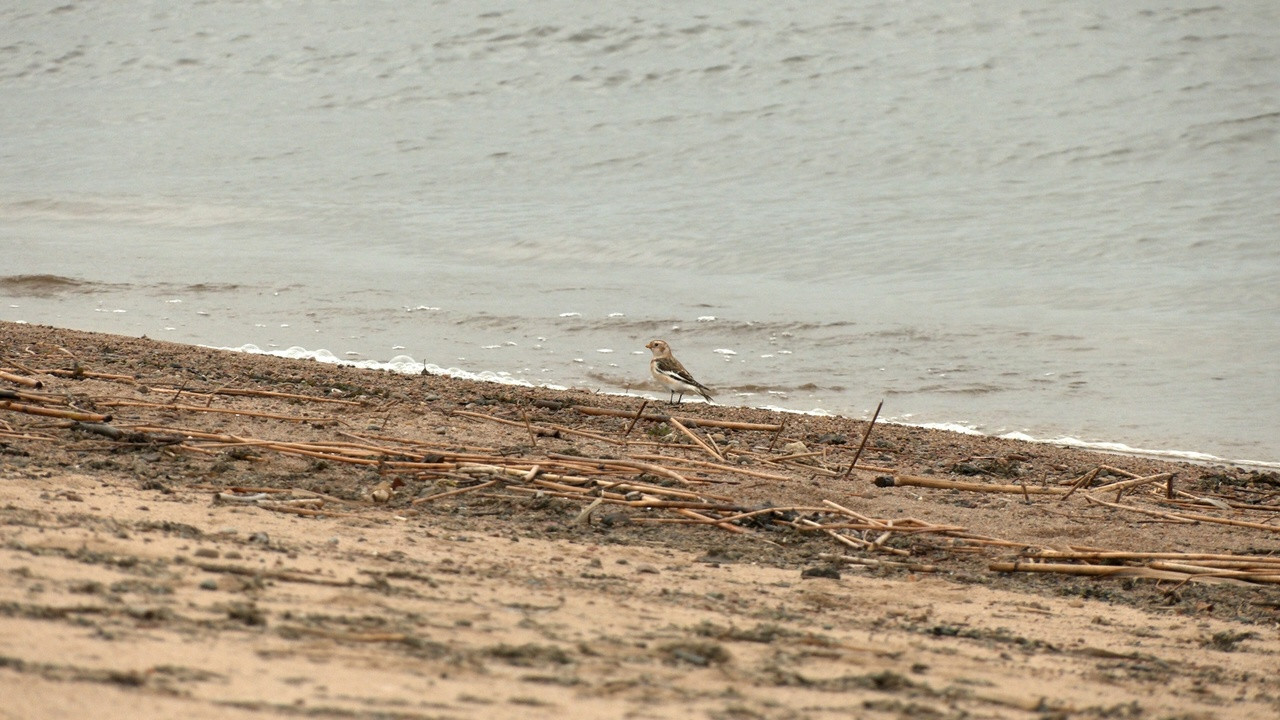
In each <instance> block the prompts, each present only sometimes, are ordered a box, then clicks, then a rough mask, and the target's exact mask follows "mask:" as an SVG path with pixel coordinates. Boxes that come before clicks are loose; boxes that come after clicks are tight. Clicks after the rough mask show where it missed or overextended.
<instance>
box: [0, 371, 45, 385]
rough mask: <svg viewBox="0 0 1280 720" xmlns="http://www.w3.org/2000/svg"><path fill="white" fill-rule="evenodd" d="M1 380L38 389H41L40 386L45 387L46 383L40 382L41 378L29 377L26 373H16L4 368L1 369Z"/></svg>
mask: <svg viewBox="0 0 1280 720" xmlns="http://www.w3.org/2000/svg"><path fill="white" fill-rule="evenodd" d="M0 380H8V381H9V382H11V383H14V384H16V385H22V386H23V387H29V388H35V389H36V390H39V389H40V388H42V387H44V383H42V382H40V381H39V380H36V379H35V378H29V377H27V376H25V375H14V374H13V373H11V372H5V371H4V370H0Z"/></svg>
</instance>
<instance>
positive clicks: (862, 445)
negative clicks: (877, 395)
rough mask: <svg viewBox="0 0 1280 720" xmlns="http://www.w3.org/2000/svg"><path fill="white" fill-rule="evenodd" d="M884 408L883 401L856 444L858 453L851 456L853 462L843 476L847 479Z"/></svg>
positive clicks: (877, 406)
mask: <svg viewBox="0 0 1280 720" xmlns="http://www.w3.org/2000/svg"><path fill="white" fill-rule="evenodd" d="M882 407H884V400H881V401H880V404H879V405H876V412H875V414H874V415H872V416H871V423H870V424H869V425H867V431H866V432H865V433H863V434H862V442H860V443H858V452H856V453H854V454H853V462H851V463H849V469H848V470H845V471H844V476H845V477H849V475H850V474H851V473H852V472H853V468H854V466H856V465H857V464H858V458H860V457H862V449H863V448H865V447H866V446H867V440H868V439H869V438H870V437H871V430H872V429H873V428H874V427H875V426H876V418H878V417H880V408H882Z"/></svg>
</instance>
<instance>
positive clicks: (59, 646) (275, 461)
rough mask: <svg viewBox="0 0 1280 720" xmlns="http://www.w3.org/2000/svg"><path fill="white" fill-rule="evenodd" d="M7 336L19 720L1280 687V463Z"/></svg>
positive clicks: (541, 711) (666, 708)
mask: <svg viewBox="0 0 1280 720" xmlns="http://www.w3.org/2000/svg"><path fill="white" fill-rule="evenodd" d="M0 348H3V356H2V357H0V369H3V370H5V371H6V372H8V373H9V374H8V375H5V376H0V390H4V391H5V393H7V394H6V395H5V397H4V398H0V451H3V453H2V454H0V459H2V462H0V573H4V577H6V578H8V580H9V582H7V583H5V584H0V692H3V693H4V694H5V696H6V697H8V698H12V699H13V700H12V702H11V704H10V706H9V707H8V708H5V709H0V717H5V715H4V713H5V712H13V713H16V715H14V717H46V718H54V717H67V718H71V717H78V716H81V715H82V714H83V712H85V709H86V708H93V709H94V711H95V716H96V717H102V718H117V717H118V718H125V717H137V716H176V715H179V714H181V715H183V716H184V717H192V718H206V717H207V718H215V717H218V718H221V717H235V718H240V717H244V718H269V717H270V718H275V717H293V716H297V715H298V714H307V715H313V716H317V717H368V718H375V717H388V716H395V717H398V718H407V719H410V720H417V719H419V718H421V719H422V720H426V719H427V718H442V717H445V718H454V717H457V718H462V717H474V716H475V715H476V714H489V715H504V714H507V715H510V714H518V715H521V716H524V717H532V718H549V719H550V718H560V717H564V716H565V714H566V713H572V714H573V715H574V716H575V717H601V718H604V717H620V716H624V715H627V714H634V713H640V712H643V713H645V714H646V715H647V716H651V717H655V718H660V719H662V720H666V719H668V718H669V719H671V720H675V719H676V718H687V717H727V716H757V717H784V716H795V715H797V714H800V715H804V716H806V717H812V718H833V719H834V718H837V717H848V716H849V714H850V713H854V714H862V715H864V716H867V717H877V718H878V717H884V718H892V717H899V716H901V715H902V714H903V713H908V712H911V713H913V714H921V713H924V714H930V715H936V716H938V717H946V718H951V717H954V718H960V717H972V716H982V717H994V718H1027V717H1038V716H1040V715H1043V714H1045V713H1051V714H1052V713H1058V714H1060V715H1071V716H1081V717H1109V716H1115V715H1116V714H1117V713H1121V712H1125V713H1128V714H1130V715H1132V714H1147V715H1150V716H1154V717H1163V716H1172V715H1175V714H1176V715H1180V716H1192V717H1210V716H1212V717H1224V718H1235V717H1238V718H1246V717H1259V716H1265V715H1269V714H1274V713H1275V712H1276V711H1277V710H1280V678H1276V677H1275V676H1274V673H1273V672H1272V670H1273V669H1274V659H1275V654H1276V652H1277V648H1278V647H1280V560H1277V557H1280V529H1278V528H1277V526H1275V525H1274V518H1275V517H1276V516H1275V513H1276V512H1280V493H1278V492H1277V490H1280V474H1277V473H1274V472H1258V471H1255V470H1246V469H1244V468H1240V467H1232V466H1226V465H1200V464H1194V463H1186V462H1170V461H1167V460H1158V459H1151V458H1143V457H1134V456H1122V455H1111V454H1102V453H1098V452H1092V451H1088V450H1081V449H1072V448H1064V447H1057V446H1051V445H1046V444H1040V443H1027V442H1023V441H1017V440H1009V439H1000V438H992V437H989V436H975V435H964V434H959V433H951V432H946V431H939V430H929V429H924V428H919V427H910V426H900V425H881V424H878V423H877V424H876V425H875V426H874V428H870V427H869V425H868V423H867V422H865V421H858V420H850V419H848V418H840V417H835V416H814V415H791V414H783V413H778V412H772V411H766V410H759V409H750V408H741V407H727V406H718V405H705V404H696V405H695V404H689V405H685V406H682V407H679V408H670V407H668V406H666V405H665V403H663V402H653V401H645V400H641V399H638V398H634V397H626V396H615V395H608V394H601V393H593V392H590V391H586V390H581V389H566V390H551V389H547V388H537V387H524V386H513V385H499V384H494V383H478V382H474V381H464V380H459V379H456V378H449V377H442V376H433V375H405V374H398V373H393V372H390V371H386V370H362V369H357V368H353V367H347V366H342V365H329V364H325V363H321V362H316V361H313V360H293V359H285V358H279V357H273V356H270V355H250V354H246V353H241V352H228V351H223V350H217V349H212V348H203V347H197V346H189V345H178V344H172V343H166V342H162V341H154V340H148V339H139V338H130V337H124V336H116V335H104V334H96V333H86V332H80V331H72V330H62V329H57V328H51V327H47V326H30V325H17V324H14V323H0ZM37 382H38V383H40V386H39V387H34V386H33V383H37ZM868 430H870V431H871V432H870V434H869V435H866V433H867V431H868ZM864 435H866V437H867V442H866V443H865V448H864V449H863V450H862V451H861V454H859V455H858V460H857V463H856V466H851V465H852V460H853V458H854V456H855V454H856V453H858V448H859V446H860V445H861V444H862V443H861V441H862V439H863V437H864Z"/></svg>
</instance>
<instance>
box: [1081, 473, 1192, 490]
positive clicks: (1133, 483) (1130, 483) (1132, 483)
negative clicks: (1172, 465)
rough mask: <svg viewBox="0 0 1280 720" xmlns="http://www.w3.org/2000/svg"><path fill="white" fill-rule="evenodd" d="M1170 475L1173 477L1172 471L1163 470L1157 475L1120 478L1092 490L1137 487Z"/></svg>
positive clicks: (1166, 478) (1167, 477)
mask: <svg viewBox="0 0 1280 720" xmlns="http://www.w3.org/2000/svg"><path fill="white" fill-rule="evenodd" d="M1172 477H1173V473H1171V472H1164V473H1159V474H1157V475H1148V476H1146V477H1140V478H1133V479H1131V480H1121V481H1119V482H1113V483H1109V484H1107V485H1100V486H1098V487H1096V488H1094V489H1093V492H1096V493H1102V492H1108V491H1111V490H1117V491H1119V490H1127V489H1129V488H1133V487H1138V486H1139V485H1146V484H1148V483H1157V482H1160V481H1162V480H1168V479H1170V478H1172Z"/></svg>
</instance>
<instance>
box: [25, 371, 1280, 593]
mask: <svg viewBox="0 0 1280 720" xmlns="http://www.w3.org/2000/svg"><path fill="white" fill-rule="evenodd" d="M41 376H47V377H50V378H59V377H61V378H76V379H86V378H88V379H95V380H101V381H107V382H114V383H123V384H128V385H134V386H137V388H136V389H137V390H138V392H135V393H134V394H133V396H132V397H118V396H101V397H90V398H85V397H80V398H79V399H78V400H73V399H72V397H71V396H70V395H67V394H65V393H55V392H47V391H46V390H45V383H44V381H42V380H41V379H40V377H41ZM0 380H2V381H5V382H7V383H10V384H12V385H15V386H17V388H18V389H4V388H0V410H5V411H9V412H10V413H21V414H26V415H33V416H39V417H40V418H41V419H42V421H41V422H40V423H27V424H26V425H25V426H24V427H22V428H21V429H19V428H16V427H15V426H14V425H12V424H11V423H9V422H7V421H6V420H5V419H4V418H3V417H2V416H0V439H10V440H18V441H37V442H39V441H56V440H58V439H59V436H58V435H56V434H52V433H50V432H49V431H50V430H57V429H64V430H65V429H74V430H78V431H81V432H88V433H93V434H96V435H99V436H102V437H105V438H107V439H108V440H110V441H114V442H117V443H131V444H135V445H143V446H148V447H162V448H164V449H165V450H166V451H168V452H173V453H190V454H196V455H204V456H211V457H222V456H225V455H227V454H234V456H236V457H240V458H253V457H261V456H263V455H265V454H268V453H274V454H281V455H288V456H296V457H302V458H308V459H311V460H320V461H325V462H327V463H334V464H346V465H353V466H364V467H366V468H369V469H370V470H371V471H376V473H377V474H378V476H379V478H380V481H379V482H378V483H376V484H375V485H374V486H373V487H372V488H371V489H369V490H368V491H367V493H366V494H365V496H364V498H363V500H360V501H356V500H352V499H350V498H347V499H342V498H337V497H332V496H329V495H324V494H322V493H317V492H313V491H309V490H304V489H282V488H264V487H237V486H212V485H195V486H193V487H195V488H197V489H204V490H208V491H210V492H211V493H212V494H213V496H214V497H215V499H217V500H218V501H219V502H227V503H243V504H251V505H254V506H257V507H260V508H262V509H264V510H270V511H275V512H288V513H293V514H298V515H308V516H351V515H363V514H369V513H385V512H388V511H390V512H396V513H402V514H413V513H416V512H421V511H422V510H423V508H422V506H423V505H426V504H429V503H436V502H439V501H441V500H444V499H446V498H455V497H457V496H459V495H464V494H473V495H475V496H483V497H486V498H505V499H521V498H526V499H527V498H531V497H532V498H547V497H552V498H561V499H566V500H570V501H574V502H577V503H580V504H581V505H582V509H581V511H580V512H579V513H578V515H577V517H576V518H575V519H574V520H573V522H575V523H581V524H589V523H592V522H593V521H594V520H595V519H597V518H600V517H604V516H606V515H608V514H609V513H611V512H614V511H619V510H625V511H627V513H628V519H629V520H630V521H634V522H642V523H668V524H685V525H701V526H706V527H712V528H718V529H722V530H724V531H727V532H730V533H734V534H737V535H742V536H747V537H751V538H755V539H758V540H760V541H761V542H765V543H776V542H777V538H778V537H779V536H778V535H776V534H775V533H776V531H779V530H783V531H786V532H797V533H820V534H822V535H824V536H826V537H829V538H830V539H831V540H832V541H834V542H835V543H838V544H839V545H840V546H841V548H842V549H843V550H844V552H843V553H829V554H827V556H826V557H827V558H828V559H829V560H831V561H832V562H839V563H845V564H852V565H863V566H875V567H887V568H901V569H906V570H909V571H913V572H932V571H935V570H937V566H936V565H934V564H930V563H925V562H919V561H917V560H915V559H913V555H914V553H913V548H915V547H916V546H915V545H914V544H913V543H912V542H904V541H903V538H907V539H908V540H909V539H912V538H920V537H922V536H933V537H934V538H937V539H938V540H940V542H933V543H931V544H926V545H921V546H919V549H923V550H925V551H928V552H937V551H938V549H939V548H940V547H943V548H948V549H950V550H952V551H955V552H974V551H979V552H981V551H986V550H989V549H992V548H995V549H996V551H997V552H1002V553H1011V552H1012V553H1015V554H1016V559H1013V560H1007V559H1002V560H1000V561H997V562H991V563H990V564H989V568H990V569H991V570H993V571H997V572H1042V573H1063V574H1074V575H1092V576H1109V577H1116V576H1119V577H1139V578H1153V579H1157V580H1176V581H1179V582H1218V583H1243V584H1273V583H1280V559H1278V558H1274V557H1271V556H1263V555H1250V556H1245V555H1233V554H1203V553H1201V554H1196V553H1168V552H1164V553H1161V552H1139V551H1127V550H1116V549H1103V548H1092V547H1074V546H1071V547H1056V548H1054V547H1042V546H1038V545H1035V544H1029V543H1026V542H1020V541H1017V540H1008V539H1002V538H995V537H986V536H981V535H977V534H974V533H971V532H969V531H968V530H967V529H966V528H964V527H961V526H957V525H953V524H946V523H934V522H930V521H928V520H924V519H920V518H915V517H903V518H876V517H870V516H867V515H865V514H862V513H859V512H857V511H855V510H853V509H851V508H849V507H848V506H847V504H842V503H838V502H835V501H833V500H830V499H823V500H822V501H821V502H819V503H817V504H812V505H785V504H778V505H776V506H775V505H771V504H767V503H765V504H762V503H758V502H757V503H754V504H747V503H743V502H740V501H738V500H736V499H735V497H734V494H733V492H732V489H733V487H734V486H735V485H737V484H739V483H742V482H747V481H752V482H758V481H771V482H778V483H788V482H794V481H796V480H797V479H807V478H813V477H817V476H828V477H849V476H850V475H851V474H852V473H853V471H854V470H861V471H868V472H870V473H873V474H876V475H878V477H877V478H876V480H875V485H877V486H880V487H911V488H916V489H918V490H919V491H923V490H928V491H942V492H952V493H1005V494H1012V495H1018V496H1021V497H1022V498H1023V499H1024V500H1026V501H1027V502H1030V501H1031V498H1032V496H1035V497H1036V498H1038V499H1041V500H1045V501H1053V502H1059V503H1063V502H1068V501H1070V502H1074V503H1085V504H1087V505H1093V506H1097V507H1105V508H1109V509H1111V510H1113V511H1115V512H1124V513H1134V514H1140V515H1144V516H1147V517H1154V518H1158V519H1159V520H1160V521H1162V522H1170V523H1219V524H1223V525H1231V526H1235V527H1239V528H1248V529H1251V530H1257V531H1261V532H1267V533H1271V532H1280V525H1275V524H1272V522H1271V520H1274V519H1275V517H1276V515H1275V513H1276V512H1277V510H1280V508H1278V507H1276V506H1273V505H1261V504H1256V503H1247V502H1239V501H1238V500H1236V499H1224V498H1222V497H1211V496H1206V495H1202V494H1201V495H1197V494H1194V493H1189V492H1186V491H1184V490H1180V489H1178V488H1177V487H1175V477H1174V475H1173V474H1172V473H1160V474H1157V475H1150V476H1145V477H1138V476H1135V475H1133V474H1132V473H1128V472H1126V471H1124V470H1121V469H1118V468H1114V467H1110V466H1106V465H1099V466H1098V467H1096V468H1094V469H1093V470H1091V471H1090V472H1088V473H1085V474H1084V475H1082V476H1080V477H1078V478H1074V479H1072V480H1069V481H1066V482H1064V483H1061V484H1058V485H1050V484H1044V483H1042V484H1039V485H1029V484H1025V483H1019V484H1000V483H989V482H974V481H961V480H956V479H952V478H946V477H936V476H935V477H922V476H916V475H909V474H904V473H899V472H896V471H895V470H894V469H893V468H886V467H878V466H874V465H865V464H859V458H860V456H861V453H862V449H863V448H865V446H866V442H867V439H868V438H869V437H870V436H871V434H872V432H873V430H874V427H875V417H873V419H872V421H871V422H870V423H869V424H867V425H866V427H865V428H864V430H863V432H862V433H861V435H862V437H861V443H860V445H859V446H858V450H857V452H856V453H855V454H854V455H853V457H852V459H850V460H848V461H846V462H840V463H835V462H833V459H832V457H831V456H829V455H828V454H826V453H822V452H810V451H808V450H807V449H805V448H797V447H794V446H793V445H791V444H787V443H782V440H783V433H784V430H785V423H777V424H763V423H742V422H730V421H724V420H718V419H714V418H703V417H692V416H687V415H686V416H677V415H672V414H667V413H657V412H646V409H647V402H646V403H643V404H642V405H641V406H640V408H639V409H638V410H636V411H634V412H632V411H627V410H618V409H612V408H602V407H590V406H573V407H572V409H573V410H574V411H575V412H576V413H577V414H579V415H581V416H583V417H584V418H587V417H599V416H613V417H615V418H618V421H619V424H620V428H619V430H618V431H617V432H608V431H603V432H602V431H601V430H600V429H599V427H598V425H597V426H596V427H595V428H594V429H587V428H586V427H582V426H579V427H569V426H567V425H564V424H552V425H548V424H542V423H536V422H533V421H531V419H530V417H529V413H528V409H527V406H525V405H513V406H512V407H511V408H510V409H509V411H508V412H507V414H506V416H502V415H498V414H486V413H480V412H476V411H474V410H462V409H459V410H453V411H451V412H450V413H449V414H450V415H452V416H453V417H456V418H463V419H465V420H467V421H471V422H478V423H491V424H494V425H497V426H501V427H503V428H507V429H508V430H509V431H510V432H511V433H512V434H513V437H514V438H516V439H519V440H521V441H523V440H526V439H527V441H528V444H527V445H525V446H524V448H523V450H522V452H520V453H519V454H518V455H513V454H511V453H508V452H503V451H500V450H498V449H495V448H490V447H460V446H458V444H457V443H442V442H432V441H426V440H420V439H415V438H407V437H393V436H388V435H383V434H374V433H371V432H351V431H347V430H343V429H342V426H343V425H350V424H353V423H348V422H344V420H350V419H352V418H355V417H362V418H363V417H365V416H368V415H374V414H377V413H378V412H380V408H378V407H371V406H370V404H369V403H366V402H364V401H360V400H349V399H339V398H332V397H321V396H313V395H304V394H293V393H281V392H274V391H266V390H257V389H249V388H231V387H218V388H213V389H206V390H203V391H199V392H197V391H195V390H192V389H188V388H186V387H166V386H162V385H156V386H143V385H141V383H140V381H139V380H138V379H136V378H134V377H131V376H125V375H115V374H110V373H95V372H91V371H87V370H84V369H83V368H81V367H80V366H79V364H78V363H77V364H76V365H75V366H74V367H73V368H71V369H66V368H57V369H47V370H37V369H32V368H30V367H26V366H24V365H21V364H16V363H14V367H11V368H9V369H7V370H0ZM140 397H145V398H146V399H139V398H140ZM228 397H230V398H234V397H255V398H259V399H266V400H278V401H281V402H288V403H289V404H290V405H293V406H297V405H299V404H302V403H315V404H316V405H318V406H323V407H326V408H329V409H330V410H331V412H329V413H327V414H316V413H306V414H299V413H297V412H265V411H263V410H260V409H257V410H250V409H243V408H237V407H234V406H231V407H228V406H224V405H221V404H218V405H215V400H216V399H217V398H228ZM82 406H83V407H82ZM565 407H566V406H563V405H560V404H557V409H564V408H565ZM108 408H128V409H129V412H130V413H131V414H133V415H135V416H136V415H138V414H144V413H146V412H147V411H157V414H158V415H159V414H162V415H163V417H166V418H173V417H174V416H175V415H179V416H181V415H186V414H190V415H196V414H204V413H214V414H218V413H223V414H235V415H241V416H250V417H256V418H261V419H264V420H271V421H275V422H278V423H284V424H286V425H285V426H286V427H287V425H288V424H290V423H305V424H307V425H308V426H309V427H312V428H332V429H333V432H332V437H330V438H328V439H326V440H322V441H314V440H312V441H302V440H280V439H269V438H263V437H248V436H244V435H236V434H226V433H218V432H210V431H208V430H198V429H194V428H190V427H182V426H180V425H174V424H170V423H157V422H147V423H142V422H131V423H119V422H115V421H113V418H112V416H111V415H110V414H108V413H105V412H102V410H104V409H108ZM878 413H879V409H878V408H877V417H878ZM640 422H645V423H664V424H665V425H667V426H668V427H669V428H670V429H671V430H672V432H673V433H678V435H677V436H676V437H677V438H680V439H683V440H685V441H687V442H682V443H672V442H670V441H667V442H654V441H651V440H647V439H637V438H633V437H632V433H633V430H634V429H635V427H636V426H637V424H638V423H640ZM712 428H714V429H716V430H718V431H721V432H724V431H750V432H756V433H764V434H765V435H764V437H768V438H770V442H769V443H768V444H767V446H766V445H764V443H763V442H761V443H760V444H759V445H757V446H755V447H751V448H743V447H734V448H733V451H732V453H730V452H729V450H728V448H726V447H724V446H723V442H724V440H723V438H721V441H720V442H717V440H716V438H715V435H714V434H713V433H709V432H707V429H712ZM699 431H702V432H699ZM286 434H288V433H286ZM547 437H559V438H565V437H575V438H582V439H584V440H588V441H592V442H594V443H596V444H597V446H598V447H601V448H610V450H609V451H608V452H602V451H597V452H595V453H593V454H592V455H591V456H587V455H581V454H568V453H565V452H559V453H557V452H548V451H543V450H542V449H541V448H540V439H542V438H547ZM653 446H658V447H657V448H655V447H653ZM655 449H660V450H661V452H655V451H654V450H655ZM1103 476H1110V477H1114V478H1121V479H1118V480H1112V481H1111V482H1107V483H1102V484H1097V483H1098V479H1099V478H1100V477H1103ZM407 485H408V486H412V487H415V488H424V487H429V488H431V490H430V491H429V492H426V493H425V494H414V496H413V497H402V496H400V493H398V490H399V489H400V488H402V487H405V486H407ZM1126 498H1127V501H1126ZM384 505H385V507H384ZM1257 515H1264V516H1265V517H1262V518H1260V519H1259V518H1255V519H1246V517H1249V516H1257ZM891 540H892V541H894V542H892V543H891V542H890V541H891ZM904 545H905V546H906V547H904ZM850 552H853V553H856V554H848V553H850Z"/></svg>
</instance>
